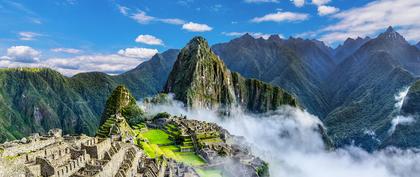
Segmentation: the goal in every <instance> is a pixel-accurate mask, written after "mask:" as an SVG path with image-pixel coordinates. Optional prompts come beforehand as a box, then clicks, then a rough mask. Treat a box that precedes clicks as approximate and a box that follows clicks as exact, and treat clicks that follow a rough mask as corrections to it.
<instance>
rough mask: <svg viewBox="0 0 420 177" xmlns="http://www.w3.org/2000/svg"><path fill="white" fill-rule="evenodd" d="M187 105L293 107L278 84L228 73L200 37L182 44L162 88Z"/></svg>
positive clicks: (253, 108)
mask: <svg viewBox="0 0 420 177" xmlns="http://www.w3.org/2000/svg"><path fill="white" fill-rule="evenodd" d="M164 92H165V93H174V94H175V99H177V100H180V101H182V102H184V103H185V104H186V105H187V106H188V107H192V108H205V109H224V108H229V107H232V106H241V107H243V108H246V109H247V110H248V111H251V112H265V111H268V110H274V109H276V108H278V107H279V106H280V105H285V104H288V105H292V106H296V105H297V102H296V100H295V99H294V98H293V96H292V95H290V94H289V93H287V92H286V91H284V90H283V89H281V88H279V87H274V86H271V85H269V84H267V83H264V82H261V81H258V80H253V79H246V78H244V77H242V76H241V75H240V74H238V73H232V72H230V71H229V70H228V69H227V67H226V66H225V64H224V63H223V61H222V60H221V59H220V58H219V57H218V56H217V55H216V54H214V53H213V51H212V50H211V49H210V47H209V46H208V44H207V41H206V40H205V39H204V38H202V37H195V38H193V39H192V40H191V41H190V42H189V43H188V44H187V46H186V47H184V48H183V49H182V50H181V52H180V54H179V55H178V59H177V61H176V62H175V64H174V66H173V69H172V71H171V73H170V75H169V78H168V81H167V82H166V85H165V87H164Z"/></svg>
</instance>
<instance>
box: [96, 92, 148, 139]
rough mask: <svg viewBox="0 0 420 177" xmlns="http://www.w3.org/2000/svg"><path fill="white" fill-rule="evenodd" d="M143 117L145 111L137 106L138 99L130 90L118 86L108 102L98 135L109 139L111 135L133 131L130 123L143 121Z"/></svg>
mask: <svg viewBox="0 0 420 177" xmlns="http://www.w3.org/2000/svg"><path fill="white" fill-rule="evenodd" d="M142 115H143V111H142V110H141V109H140V108H139V107H138V106H137V103H136V99H135V98H134V97H133V96H132V95H131V93H130V92H129V91H128V89H127V88H125V87H124V86H118V87H117V88H115V90H114V91H113V92H112V94H111V96H109V98H108V100H107V101H106V105H105V108H104V111H103V113H102V116H101V126H100V127H99V129H98V132H97V134H96V135H97V136H100V137H109V136H110V135H118V134H124V132H125V131H130V130H131V129H130V126H129V122H135V123H139V122H140V121H143V119H142ZM136 119H137V120H136ZM135 123H133V125H134V124H135Z"/></svg>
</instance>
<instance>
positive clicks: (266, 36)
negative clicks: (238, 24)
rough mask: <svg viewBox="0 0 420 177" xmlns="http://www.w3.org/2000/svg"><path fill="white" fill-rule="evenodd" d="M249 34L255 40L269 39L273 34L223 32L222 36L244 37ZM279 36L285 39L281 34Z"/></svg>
mask: <svg viewBox="0 0 420 177" xmlns="http://www.w3.org/2000/svg"><path fill="white" fill-rule="evenodd" d="M247 33H248V34H249V35H251V36H252V37H254V38H263V39H268V38H269V37H270V36H271V35H272V34H265V33H260V32H222V34H223V35H225V36H234V37H238V36H243V35H245V34H247ZM277 35H278V36H279V37H280V38H284V36H283V35H281V34H277Z"/></svg>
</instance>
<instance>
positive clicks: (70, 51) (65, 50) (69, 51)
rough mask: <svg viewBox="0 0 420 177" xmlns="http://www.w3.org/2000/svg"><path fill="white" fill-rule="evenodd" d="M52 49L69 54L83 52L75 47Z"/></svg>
mask: <svg viewBox="0 0 420 177" xmlns="http://www.w3.org/2000/svg"><path fill="white" fill-rule="evenodd" d="M51 51H53V52H62V53H68V54H78V53H81V52H82V51H81V50H79V49H73V48H54V49H51Z"/></svg>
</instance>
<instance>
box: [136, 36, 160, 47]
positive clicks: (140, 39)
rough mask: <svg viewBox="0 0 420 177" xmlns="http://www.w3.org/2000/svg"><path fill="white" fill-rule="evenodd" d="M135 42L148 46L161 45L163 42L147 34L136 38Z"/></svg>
mask: <svg viewBox="0 0 420 177" xmlns="http://www.w3.org/2000/svg"><path fill="white" fill-rule="evenodd" d="M136 42H139V43H144V44H148V45H163V41H162V40H161V39H159V38H157V37H155V36H152V35H148V34H141V35H139V36H137V38H136Z"/></svg>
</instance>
